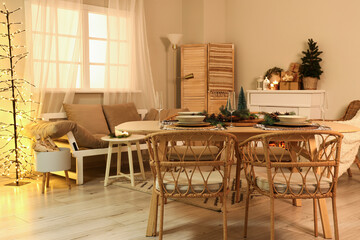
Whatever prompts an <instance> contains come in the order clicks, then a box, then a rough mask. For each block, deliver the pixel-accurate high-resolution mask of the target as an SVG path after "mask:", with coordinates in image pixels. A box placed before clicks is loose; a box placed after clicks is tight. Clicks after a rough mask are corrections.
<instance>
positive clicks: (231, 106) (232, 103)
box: [227, 92, 236, 127]
mask: <svg viewBox="0 0 360 240" xmlns="http://www.w3.org/2000/svg"><path fill="white" fill-rule="evenodd" d="M227 110H228V111H229V112H230V121H231V123H230V127H234V125H233V122H232V115H233V113H234V112H235V111H236V94H235V92H229V95H228V107H227Z"/></svg>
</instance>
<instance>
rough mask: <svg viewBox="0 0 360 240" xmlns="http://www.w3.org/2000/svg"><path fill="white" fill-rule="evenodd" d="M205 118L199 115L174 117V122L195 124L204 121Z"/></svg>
mask: <svg viewBox="0 0 360 240" xmlns="http://www.w3.org/2000/svg"><path fill="white" fill-rule="evenodd" d="M204 118H205V116H201V115H191V116H190V115H189V116H188V115H183V116H176V120H179V122H187V123H188V122H192V123H194V122H197V123H200V122H202V121H203V120H204Z"/></svg>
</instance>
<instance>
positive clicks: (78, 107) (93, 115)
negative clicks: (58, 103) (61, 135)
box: [64, 103, 110, 135]
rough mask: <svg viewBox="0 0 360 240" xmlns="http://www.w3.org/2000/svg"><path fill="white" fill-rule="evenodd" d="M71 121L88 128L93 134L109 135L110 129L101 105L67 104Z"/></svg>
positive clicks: (67, 113)
mask: <svg viewBox="0 0 360 240" xmlns="http://www.w3.org/2000/svg"><path fill="white" fill-rule="evenodd" d="M64 109H65V112H66V115H67V117H68V119H69V120H71V121H74V122H76V123H77V124H79V125H81V126H82V127H84V128H86V129H87V130H88V131H89V132H90V133H92V134H106V135H107V134H109V133H110V132H109V128H108V125H107V122H106V119H105V116H104V113H103V109H102V106H101V105H100V104H65V103H64Z"/></svg>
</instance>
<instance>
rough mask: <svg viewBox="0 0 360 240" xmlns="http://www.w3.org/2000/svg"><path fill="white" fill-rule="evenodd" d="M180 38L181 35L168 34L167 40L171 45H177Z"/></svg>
mask: <svg viewBox="0 0 360 240" xmlns="http://www.w3.org/2000/svg"><path fill="white" fill-rule="evenodd" d="M182 36H183V35H182V34H180V33H170V34H168V35H167V38H168V39H169V41H170V42H171V44H172V45H177V44H178V43H179V42H180V40H181V38H182Z"/></svg>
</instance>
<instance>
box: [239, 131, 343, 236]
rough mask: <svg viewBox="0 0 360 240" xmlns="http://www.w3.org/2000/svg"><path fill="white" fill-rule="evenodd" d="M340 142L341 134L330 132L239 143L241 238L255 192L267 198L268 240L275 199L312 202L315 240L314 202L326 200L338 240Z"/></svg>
mask: <svg viewBox="0 0 360 240" xmlns="http://www.w3.org/2000/svg"><path fill="white" fill-rule="evenodd" d="M342 138H343V135H342V134H340V133H337V132H332V131H282V132H277V133H268V134H262V135H257V136H254V137H251V138H249V139H248V140H246V141H244V142H242V143H240V144H239V148H238V150H239V155H240V158H241V159H242V164H243V167H244V171H245V175H246V179H247V182H248V193H247V196H246V209H245V230H244V236H246V234H247V217H248V208H249V195H250V194H251V193H252V192H253V191H257V192H258V193H260V194H262V195H266V196H268V197H270V212H271V239H275V235H274V199H276V198H285V199H294V200H295V199H304V198H312V199H314V219H315V220H314V229H315V230H314V231H315V236H317V234H318V232H317V220H316V218H317V217H316V215H317V214H316V202H315V199H320V198H327V197H328V198H332V200H333V209H334V212H333V215H334V218H333V219H334V228H335V238H336V239H338V230H337V229H338V226H337V216H336V205H335V197H336V186H337V179H338V167H339V156H340V148H341V141H342ZM279 146H280V147H281V149H282V152H279V150H278V149H279ZM275 148H276V149H277V151H276V153H275V152H274V151H273V149H275ZM259 149H261V153H259ZM285 156H286V161H283V160H284V157H285ZM288 156H290V158H291V161H288Z"/></svg>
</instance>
